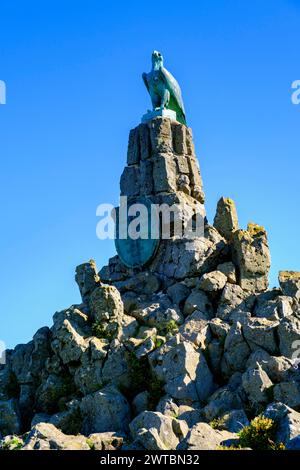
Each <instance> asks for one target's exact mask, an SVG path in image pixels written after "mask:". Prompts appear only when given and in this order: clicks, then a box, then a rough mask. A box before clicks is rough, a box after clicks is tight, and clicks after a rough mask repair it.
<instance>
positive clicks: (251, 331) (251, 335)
mask: <svg viewBox="0 0 300 470" xmlns="http://www.w3.org/2000/svg"><path fill="white" fill-rule="evenodd" d="M277 329H278V322H271V321H269V320H266V319H264V318H249V319H247V321H245V322H244V323H243V334H244V337H245V340H246V341H247V344H248V345H249V346H250V348H251V350H252V351H254V350H255V349H257V348H262V349H265V350H266V351H267V352H268V353H270V354H272V355H276V354H277V353H278V352H279V351H278V345H277Z"/></svg>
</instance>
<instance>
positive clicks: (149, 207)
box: [115, 197, 160, 268]
mask: <svg viewBox="0 0 300 470" xmlns="http://www.w3.org/2000/svg"><path fill="white" fill-rule="evenodd" d="M137 204H138V206H137ZM139 208H141V211H139V210H138V209H139ZM125 210H126V209H125ZM121 211H123V214H122V215H121ZM116 216H117V217H116V232H115V245H116V250H117V253H118V255H119V257H120V260H121V261H122V263H123V264H125V266H127V267H128V268H139V267H143V266H145V265H146V264H147V263H149V262H150V261H151V260H152V259H153V257H154V256H155V253H156V251H157V249H158V246H159V242H160V239H159V229H158V228H159V227H158V216H157V209H156V207H155V206H154V205H153V203H152V201H151V199H149V198H146V197H139V198H136V199H135V200H131V201H130V203H128V207H127V211H126V213H125V214H124V207H121V208H118V209H117V211H116ZM132 235H133V236H132Z"/></svg>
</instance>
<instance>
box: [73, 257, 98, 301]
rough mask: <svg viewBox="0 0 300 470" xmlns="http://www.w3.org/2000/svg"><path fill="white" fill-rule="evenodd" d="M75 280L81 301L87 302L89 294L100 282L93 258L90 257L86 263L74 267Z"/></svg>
mask: <svg viewBox="0 0 300 470" xmlns="http://www.w3.org/2000/svg"><path fill="white" fill-rule="evenodd" d="M75 281H76V282H77V284H78V287H79V290H80V294H81V298H82V301H83V302H87V301H88V298H89V295H90V294H91V293H92V292H93V290H94V289H95V288H96V287H97V286H98V285H99V283H100V278H99V276H98V274H97V268H96V263H95V261H94V260H92V259H91V260H90V261H89V262H88V263H83V264H80V265H79V266H77V267H76V275H75Z"/></svg>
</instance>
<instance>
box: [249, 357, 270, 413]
mask: <svg viewBox="0 0 300 470" xmlns="http://www.w3.org/2000/svg"><path fill="white" fill-rule="evenodd" d="M242 380H243V388H244V390H245V392H246V393H247V396H248V399H249V401H250V404H251V406H252V407H253V408H254V409H255V410H257V411H258V412H259V411H260V407H261V405H264V404H267V403H268V402H269V401H270V399H269V394H268V390H270V389H271V387H272V386H273V383H272V382H271V380H270V379H269V377H268V375H267V374H266V372H265V371H264V370H263V369H262V368H261V367H260V366H258V367H257V368H256V369H248V370H247V371H246V372H245V373H244V374H243V378H242Z"/></svg>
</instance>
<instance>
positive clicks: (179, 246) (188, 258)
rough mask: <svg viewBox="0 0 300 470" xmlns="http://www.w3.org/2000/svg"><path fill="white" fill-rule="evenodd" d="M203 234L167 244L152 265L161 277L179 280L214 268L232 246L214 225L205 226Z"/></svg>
mask: <svg viewBox="0 0 300 470" xmlns="http://www.w3.org/2000/svg"><path fill="white" fill-rule="evenodd" d="M204 235H205V236H203V237H198V238H195V239H188V240H186V239H176V240H172V243H166V245H165V246H164V250H162V251H160V252H159V253H158V255H157V257H156V259H155V260H154V261H153V263H152V265H151V269H153V270H154V272H157V273H158V274H159V275H161V276H166V277H167V278H171V279H172V280H173V282H174V279H175V280H184V279H186V278H187V277H194V276H201V275H202V274H204V273H206V272H209V271H211V270H214V269H215V268H216V266H217V265H218V264H220V263H221V262H222V261H223V260H224V257H225V256H226V254H227V253H228V245H227V244H226V242H225V240H224V239H223V238H222V237H221V236H220V234H219V233H218V232H217V231H216V230H215V229H213V227H210V226H205V232H204Z"/></svg>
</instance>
